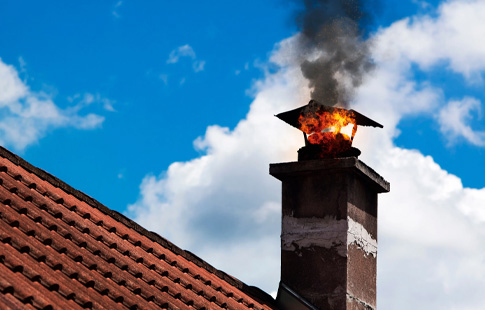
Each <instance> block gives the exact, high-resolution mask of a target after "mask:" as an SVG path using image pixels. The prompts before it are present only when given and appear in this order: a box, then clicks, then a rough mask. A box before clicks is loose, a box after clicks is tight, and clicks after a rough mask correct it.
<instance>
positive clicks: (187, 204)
mask: <svg viewBox="0 0 485 310" xmlns="http://www.w3.org/2000/svg"><path fill="white" fill-rule="evenodd" d="M482 6H483V4H482V3H480V2H477V1H462V2H447V3H445V4H444V5H443V6H442V7H441V8H440V9H439V12H438V13H439V14H438V15H437V17H436V18H431V17H429V16H422V17H420V18H415V19H413V21H412V22H411V21H410V19H407V20H403V21H400V22H397V23H395V24H393V25H392V26H390V27H389V28H387V29H381V30H380V32H379V33H378V34H376V37H375V38H374V39H375V45H374V50H373V53H374V56H375V60H376V62H377V65H378V66H377V69H376V70H375V71H374V72H373V73H372V74H371V75H370V76H369V78H368V80H366V81H365V83H364V85H363V86H362V87H361V88H360V89H359V90H358V92H357V99H356V101H355V105H354V106H353V108H355V109H356V110H358V111H360V112H362V113H364V114H365V115H368V116H369V117H371V118H373V119H375V120H377V121H379V122H381V123H383V124H384V126H385V128H384V129H374V128H365V127H364V128H361V129H359V131H358V133H357V136H356V140H355V143H356V146H357V147H359V148H360V149H361V150H362V156H361V159H362V160H363V161H364V162H366V163H367V164H369V165H370V166H371V167H373V168H375V169H376V171H378V172H379V173H380V174H382V175H383V176H384V177H385V178H386V179H388V180H389V181H390V182H391V192H390V193H387V194H382V195H380V197H379V199H380V201H379V208H380V210H379V225H380V228H379V229H380V231H379V259H378V304H379V307H380V308H382V309H395V310H400V309H467V310H469V309H470V310H472V309H482V308H483V304H485V296H483V294H482V293H481V292H482V291H484V290H485V280H484V279H483V275H484V274H485V249H484V248H483V247H482V246H481V244H482V243H483V240H484V239H485V204H484V202H485V188H484V189H470V188H464V187H463V185H462V183H461V180H460V179H459V178H458V177H457V176H455V175H452V174H450V173H448V172H446V171H445V170H443V169H442V168H441V167H439V165H437V164H436V163H435V162H434V160H433V159H432V158H431V157H429V156H423V155H422V154H421V153H420V152H419V151H417V150H407V149H403V148H399V147H396V146H395V145H394V143H393V138H395V137H396V136H397V135H398V134H399V131H398V129H397V125H398V124H399V122H400V121H401V120H402V119H403V118H405V117H408V116H410V115H413V114H414V115H416V114H421V115H423V114H427V115H432V114H433V113H434V111H436V110H437V109H443V110H442V111H446V109H447V105H446V100H445V98H444V95H443V94H442V92H441V91H440V90H439V89H437V88H435V87H433V85H431V84H430V83H417V82H415V81H413V80H411V79H410V78H411V77H412V75H411V74H410V73H411V65H412V64H413V63H417V64H418V65H421V66H422V68H423V69H427V68H431V67H432V66H436V65H438V64H441V63H442V62H444V63H448V64H450V69H451V70H454V71H456V72H458V73H460V74H463V76H464V77H465V78H467V79H469V78H470V77H471V76H472V75H480V74H481V73H482V70H483V69H485V62H484V67H483V68H482V63H481V61H476V62H472V61H470V62H468V61H467V57H464V56H463V55H464V54H467V55H469V56H470V57H471V56H472V55H473V56H474V57H475V60H477V59H478V60H480V57H482V56H480V55H479V53H478V52H474V51H473V50H471V51H470V50H469V51H467V50H466V48H467V46H465V47H464V48H463V50H462V49H460V48H453V49H452V50H449V51H442V50H440V48H441V47H442V45H443V44H445V43H442V42H437V40H435V39H433V36H435V35H436V36H437V38H438V39H440V38H441V39H443V38H446V37H449V38H450V40H454V42H468V43H469V40H468V39H467V38H460V36H466V35H467V33H466V32H463V29H464V28H463V27H462V26H461V25H459V23H458V22H456V20H457V19H459V17H460V16H461V15H462V14H463V12H467V13H468V14H471V15H473V16H470V19H467V20H466V22H467V27H468V29H472V28H473V27H475V28H474V29H476V28H480V27H482V26H483V25H482V23H481V20H483V18H485V11H482ZM454 14H456V15H457V16H454ZM480 14H482V15H481V16H482V18H481V19H480V18H477V16H479V15H480ZM459 20H460V19H459ZM470 21H474V22H475V23H477V24H473V23H470ZM462 28H463V29H462ZM458 30H460V31H462V32H459V33H458V34H457V33H456V32H457V31H458ZM473 31H475V30H473ZM397 38H398V39H397ZM292 40H293V39H288V40H285V41H283V42H281V43H280V44H279V45H278V48H277V50H276V52H275V53H274V54H273V56H272V61H273V62H276V63H277V64H279V65H280V66H282V69H281V70H280V71H278V72H276V73H273V74H267V75H266V76H265V78H264V79H262V80H260V81H258V82H256V84H255V85H254V89H253V90H252V93H253V94H255V99H254V101H253V103H252V104H251V106H250V110H249V113H248V114H247V116H246V118H245V119H243V120H241V121H240V122H239V124H238V125H237V126H236V128H234V130H229V129H228V128H223V127H219V126H210V127H208V128H207V131H206V133H205V135H204V136H203V137H201V138H199V139H197V140H196V141H195V143H194V145H195V147H196V148H198V149H199V150H201V151H202V152H204V153H205V155H203V156H201V157H199V158H196V159H193V160H191V161H187V162H177V163H173V164H172V165H170V167H169V168H168V170H167V171H166V172H164V173H162V174H160V175H159V176H153V175H152V176H147V177H146V178H145V179H144V181H143V183H142V184H141V186H140V190H141V192H140V197H139V200H138V201H137V202H136V203H135V204H133V205H131V206H129V212H130V213H131V215H133V216H134V217H135V219H136V220H137V221H138V222H139V223H140V224H142V225H144V226H146V227H147V228H148V229H151V230H155V231H157V232H159V233H160V234H161V235H163V236H164V237H166V238H168V239H169V240H171V241H173V242H175V243H176V244H178V245H179V246H181V247H184V248H187V249H189V250H191V251H193V252H194V253H196V254H197V255H199V256H201V257H202V258H204V259H206V260H207V261H209V262H210V263H213V264H214V265H215V266H217V267H218V268H222V269H223V270H224V271H226V272H229V273H230V274H233V275H235V276H236V277H239V278H240V279H242V280H243V281H246V282H247V283H248V284H251V285H257V286H259V287H261V288H263V289H265V290H266V291H268V292H272V291H274V290H275V289H276V287H277V285H278V281H279V244H280V243H279V233H280V216H281V214H280V210H279V208H277V207H276V206H279V205H280V191H281V188H280V186H281V185H280V182H279V181H277V180H275V179H273V178H272V177H270V176H269V175H268V164H269V163H270V162H282V161H290V160H295V159H296V150H297V149H298V147H300V146H301V145H302V144H303V141H302V140H303V138H302V136H301V133H299V132H298V131H297V130H295V129H294V128H292V127H290V126H288V125H286V124H285V123H283V122H281V121H279V120H278V119H276V118H274V117H273V115H274V114H276V113H278V112H281V111H286V110H288V109H291V108H294V107H297V106H299V105H302V104H305V103H306V102H307V100H308V99H309V98H308V93H309V92H308V89H307V87H306V82H305V81H304V80H303V78H302V76H301V73H300V70H299V68H297V67H296V66H295V65H294V63H295V61H294V59H295V57H298V56H297V55H295V51H294V50H293V49H292V45H293V43H292ZM476 42H480V41H476ZM446 44H448V43H446ZM478 45H479V44H478ZM484 55H485V53H484ZM466 100H467V99H464V100H462V101H460V102H461V104H462V105H463V102H465V103H466V102H467V101H466ZM468 104H469V105H470V103H468ZM458 105H460V104H458ZM465 106H466V104H465ZM471 106H472V107H473V104H471ZM463 110H465V111H466V108H465V109H464V108H463V107H462V109H461V110H460V111H463ZM465 114H466V113H465ZM462 123H463V122H462ZM458 132H461V131H460V130H458ZM462 135H463V134H462Z"/></svg>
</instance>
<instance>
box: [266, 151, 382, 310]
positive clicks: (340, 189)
mask: <svg viewBox="0 0 485 310" xmlns="http://www.w3.org/2000/svg"><path fill="white" fill-rule="evenodd" d="M270 174H271V175H272V176H274V177H275V178H277V179H279V180H281V181H282V188H283V190H282V194H283V195H282V208H283V212H282V225H281V228H282V230H281V282H280V288H279V290H278V297H277V302H278V304H279V307H280V308H281V309H283V310H286V309H292V310H297V309H322V310H327V309H328V310H344V309H345V310H361V309H362V310H371V309H376V268H377V265H376V262H377V194H378V193H384V192H388V191H389V189H390V185H389V183H388V182H386V181H385V180H384V179H383V178H382V177H381V176H380V175H379V174H377V173H376V172H375V171H374V170H372V169H371V168H369V167H368V166H367V165H365V164H364V163H363V162H361V161H360V160H358V159H357V158H356V157H343V158H327V159H325V158H324V159H315V160H302V161H298V162H290V163H278V164H271V165H270Z"/></svg>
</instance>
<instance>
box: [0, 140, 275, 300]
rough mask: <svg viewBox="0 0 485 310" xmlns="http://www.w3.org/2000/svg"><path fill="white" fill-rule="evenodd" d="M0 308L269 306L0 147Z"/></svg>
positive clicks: (232, 280) (261, 297)
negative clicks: (0, 276)
mask: <svg viewBox="0 0 485 310" xmlns="http://www.w3.org/2000/svg"><path fill="white" fill-rule="evenodd" d="M0 240H1V241H2V243H1V244H0V273H1V274H2V275H3V274H5V277H2V278H0V292H1V294H0V308H1V309H4V308H5V309H17V308H19V307H24V308H26V309H29V308H30V309H34V308H35V309H46V310H48V309H54V308H55V309H79V308H92V309H118V308H120V309H121V308H128V309H248V308H254V309H275V307H274V304H273V302H272V301H271V300H270V299H269V298H267V296H266V295H262V294H255V293H254V291H252V290H251V288H249V287H247V286H246V285H245V284H244V283H242V282H240V281H239V280H237V279H235V278H233V277H231V276H229V275H227V274H225V273H224V272H222V271H219V270H217V269H215V268H214V267H212V266H210V265H209V264H207V263H206V262H205V261H203V260H201V259H200V258H198V257H197V256H195V255H194V254H192V253H190V252H187V251H183V250H181V249H180V248H178V247H176V246H175V245H173V244H172V243H170V242H169V241H167V240H166V239H163V238H162V237H160V236H159V235H157V234H155V233H152V232H148V231H146V230H145V229H144V228H142V227H141V226H139V225H138V224H136V223H135V222H133V221H131V220H129V219H128V218H126V217H124V216H123V215H121V214H119V213H118V212H115V211H112V210H110V209H108V208H106V207H105V206H103V205H102V204H100V203H99V202H97V201H96V200H94V199H92V198H91V197H89V196H87V195H85V194H83V193H81V192H79V191H77V190H75V189H73V188H71V187H70V186H69V185H67V184H65V183H64V182H62V181H60V180H59V179H57V178H55V177H53V176H52V175H50V174H48V173H46V172H45V171H43V170H40V169H38V168H35V167H33V166H32V165H30V164H29V163H27V162H25V161H24V160H23V159H21V158H20V157H18V156H16V155H14V154H12V153H10V152H9V151H7V150H5V149H3V148H0Z"/></svg>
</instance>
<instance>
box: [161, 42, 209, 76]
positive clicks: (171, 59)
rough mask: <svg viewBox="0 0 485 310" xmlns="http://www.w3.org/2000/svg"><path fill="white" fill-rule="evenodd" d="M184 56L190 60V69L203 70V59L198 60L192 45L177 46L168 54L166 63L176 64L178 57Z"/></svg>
mask: <svg viewBox="0 0 485 310" xmlns="http://www.w3.org/2000/svg"><path fill="white" fill-rule="evenodd" d="M182 57H186V58H190V59H191V60H192V69H193V70H194V72H196V73H197V72H200V71H203V70H204V66H205V61H204V60H198V59H197V56H196V54H195V52H194V49H193V48H192V46H190V45H188V44H185V45H182V46H179V47H177V48H176V49H174V50H173V51H171V52H170V55H168V59H167V64H176V63H178V62H179V60H180V58H182Z"/></svg>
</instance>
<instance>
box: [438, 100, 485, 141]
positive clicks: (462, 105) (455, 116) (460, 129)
mask: <svg viewBox="0 0 485 310" xmlns="http://www.w3.org/2000/svg"><path fill="white" fill-rule="evenodd" d="M472 111H476V112H477V113H478V117H481V103H480V101H478V100H477V99H474V98H468V97H467V98H464V99H463V100H461V101H450V102H449V103H448V104H447V105H446V106H445V107H443V108H442V109H441V111H440V114H439V117H438V121H439V123H440V129H441V131H442V132H443V134H444V135H445V137H446V138H447V139H448V141H449V143H450V144H451V143H454V142H456V140H457V139H458V138H464V139H465V140H466V141H468V142H470V143H472V144H474V145H477V146H485V131H475V130H473V129H472V128H471V126H470V125H469V122H470V121H471V120H472V119H473V116H472V114H471V112H472Z"/></svg>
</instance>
